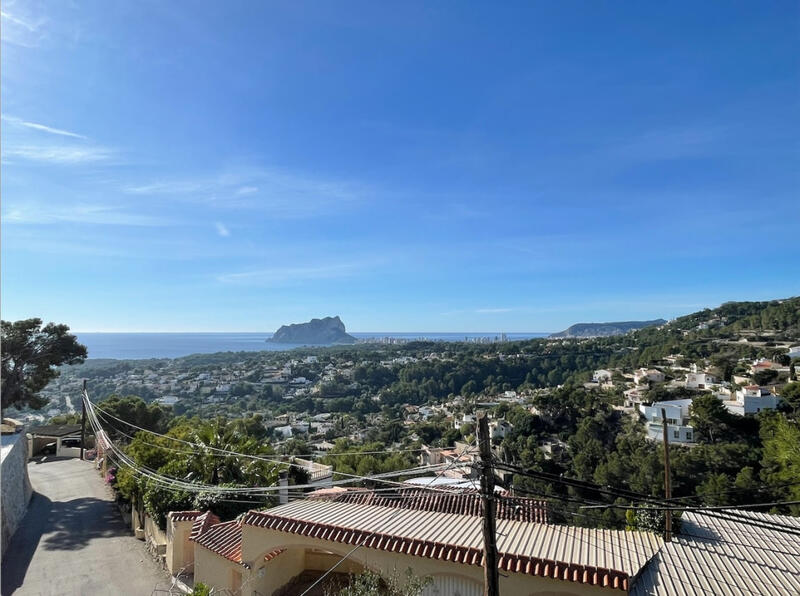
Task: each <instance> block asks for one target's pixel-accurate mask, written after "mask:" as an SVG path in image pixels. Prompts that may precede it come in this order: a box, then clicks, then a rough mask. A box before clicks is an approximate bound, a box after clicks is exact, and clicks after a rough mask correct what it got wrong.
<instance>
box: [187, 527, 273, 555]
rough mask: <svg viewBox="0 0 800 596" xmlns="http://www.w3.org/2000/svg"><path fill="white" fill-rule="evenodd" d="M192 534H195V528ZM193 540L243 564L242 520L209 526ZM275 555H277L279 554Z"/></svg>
mask: <svg viewBox="0 0 800 596" xmlns="http://www.w3.org/2000/svg"><path fill="white" fill-rule="evenodd" d="M192 534H194V530H193V531H192ZM192 540H194V541H195V542H196V543H197V544H199V545H200V546H203V547H205V548H207V549H208V550H210V551H211V552H213V553H216V554H218V555H220V556H223V557H225V558H226V559H228V560H229V561H233V562H234V563H239V564H240V565H243V563H242V524H241V522H238V521H236V520H234V521H229V522H224V523H221V524H220V523H218V524H215V525H213V526H210V527H209V528H207V529H206V530H205V531H204V532H202V533H201V534H199V535H198V536H197V537H196V538H195V537H193V538H192ZM270 554H272V553H270ZM278 554H280V553H278ZM275 556H277V554H276V555H275ZM245 566H246V565H245Z"/></svg>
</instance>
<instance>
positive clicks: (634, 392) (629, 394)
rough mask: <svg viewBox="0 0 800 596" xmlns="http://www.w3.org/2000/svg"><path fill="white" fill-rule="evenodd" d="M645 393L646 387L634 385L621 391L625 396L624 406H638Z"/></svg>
mask: <svg viewBox="0 0 800 596" xmlns="http://www.w3.org/2000/svg"><path fill="white" fill-rule="evenodd" d="M646 393H647V388H646V387H634V388H632V389H626V390H625V391H623V392H622V395H624V396H625V407H626V408H633V407H637V406H639V404H641V403H642V401H643V400H644V397H645V394H646Z"/></svg>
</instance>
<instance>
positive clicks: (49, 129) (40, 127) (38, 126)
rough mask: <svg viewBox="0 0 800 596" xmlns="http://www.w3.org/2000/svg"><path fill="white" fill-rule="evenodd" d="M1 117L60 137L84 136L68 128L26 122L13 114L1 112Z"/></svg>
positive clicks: (80, 137) (77, 137) (76, 137)
mask: <svg viewBox="0 0 800 596" xmlns="http://www.w3.org/2000/svg"><path fill="white" fill-rule="evenodd" d="M2 119H3V121H5V122H10V123H12V124H16V125H19V126H24V127H25V128H31V129H33V130H39V131H41V132H47V133H50V134H54V135H60V136H62V137H73V138H75V139H85V138H86V137H85V136H83V135H79V134H78V133H76V132H70V131H68V130H63V129H61V128H54V127H52V126H47V125H45V124H39V123H38V122H28V121H27V120H22V119H21V118H16V117H14V116H7V115H5V114H3V115H2Z"/></svg>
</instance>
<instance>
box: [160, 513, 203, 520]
mask: <svg viewBox="0 0 800 596" xmlns="http://www.w3.org/2000/svg"><path fill="white" fill-rule="evenodd" d="M167 515H168V517H169V518H170V519H171V520H172V521H174V522H183V521H194V520H195V519H197V518H198V517H200V516H201V515H203V512H202V511H170V512H169V513H168V514H167Z"/></svg>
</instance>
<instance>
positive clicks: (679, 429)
mask: <svg viewBox="0 0 800 596" xmlns="http://www.w3.org/2000/svg"><path fill="white" fill-rule="evenodd" d="M691 405H692V400H691V399H673V400H669V401H657V402H654V403H653V405H650V406H645V405H642V406H639V412H640V413H641V414H642V415H643V416H644V417H645V418H646V419H647V422H646V426H647V438H648V439H652V440H654V441H661V440H662V438H663V431H662V429H663V426H662V423H661V410H662V408H663V409H664V410H665V413H666V417H667V437H668V439H669V441H670V442H671V443H693V442H694V429H692V427H691V426H690V425H689V406H691Z"/></svg>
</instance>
